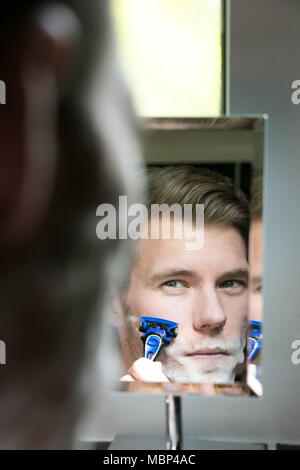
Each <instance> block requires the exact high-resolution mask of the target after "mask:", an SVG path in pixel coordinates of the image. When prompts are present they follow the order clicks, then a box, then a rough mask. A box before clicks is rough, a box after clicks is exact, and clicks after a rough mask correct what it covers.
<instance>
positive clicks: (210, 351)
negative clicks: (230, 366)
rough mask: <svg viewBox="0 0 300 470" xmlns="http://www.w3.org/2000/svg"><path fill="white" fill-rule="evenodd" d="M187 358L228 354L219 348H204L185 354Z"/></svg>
mask: <svg viewBox="0 0 300 470" xmlns="http://www.w3.org/2000/svg"><path fill="white" fill-rule="evenodd" d="M186 356H188V357H207V356H228V352H227V351H224V350H223V349H220V348H204V349H199V350H198V351H195V352H193V353H189V354H186Z"/></svg>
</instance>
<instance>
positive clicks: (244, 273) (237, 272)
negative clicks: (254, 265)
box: [219, 269, 249, 280]
mask: <svg viewBox="0 0 300 470" xmlns="http://www.w3.org/2000/svg"><path fill="white" fill-rule="evenodd" d="M229 277H230V278H232V277H233V278H235V277H237V278H239V279H245V280H248V278H249V273H248V270H247V269H234V270H233V271H226V272H225V273H223V274H221V276H220V277H219V279H224V278H229Z"/></svg>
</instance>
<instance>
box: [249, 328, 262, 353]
mask: <svg viewBox="0 0 300 470" xmlns="http://www.w3.org/2000/svg"><path fill="white" fill-rule="evenodd" d="M262 339H263V333H262V322H259V321H250V322H249V331H248V362H251V361H253V360H254V359H255V358H256V357H257V356H258V354H259V353H260V351H261V348H262Z"/></svg>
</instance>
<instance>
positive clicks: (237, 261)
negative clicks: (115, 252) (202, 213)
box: [134, 226, 247, 277]
mask: <svg viewBox="0 0 300 470" xmlns="http://www.w3.org/2000/svg"><path fill="white" fill-rule="evenodd" d="M138 244H139V247H138V258H137V263H136V264H135V267H134V271H135V273H136V274H138V275H139V276H141V277H148V276H151V275H152V274H153V273H155V272H157V271H162V270H164V269H168V268H170V267H172V268H173V267H174V268H175V267H176V269H182V270H191V271H193V272H196V273H197V274H199V275H200V276H204V275H205V274H206V273H207V274H215V275H221V274H222V272H225V271H231V270H235V269H246V268H247V259H246V247H245V243H244V241H243V239H242V237H241V235H240V233H239V232H238V231H237V230H236V229H234V228H232V227H213V226H207V227H206V226H205V228H204V244H203V247H202V248H201V249H198V250H195V251H193V250H187V249H186V244H187V240H186V239H185V238H182V239H181V240H176V239H169V240H164V239H158V240H153V239H152V240H151V239H147V240H140V241H139V242H138Z"/></svg>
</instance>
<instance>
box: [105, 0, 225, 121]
mask: <svg viewBox="0 0 300 470" xmlns="http://www.w3.org/2000/svg"><path fill="white" fill-rule="evenodd" d="M111 6H112V15H113V20H114V25H115V30H116V33H117V38H118V43H119V49H120V55H121V60H122V63H123V69H124V71H125V75H126V76H127V79H128V81H129V83H130V86H131V90H132V94H133V100H134V104H135V107H136V111H137V113H138V114H139V115H141V116H148V117H153V116H156V117H166V116H172V117H178V116H181V117H196V116H216V115H219V114H220V113H221V112H222V110H223V109H222V108H223V106H222V86H223V84H222V67H223V65H222V0H111Z"/></svg>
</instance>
